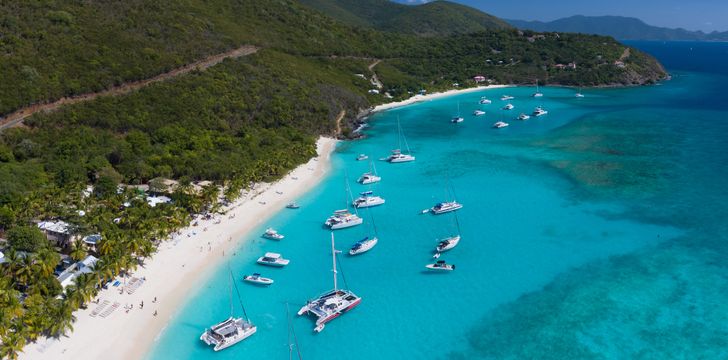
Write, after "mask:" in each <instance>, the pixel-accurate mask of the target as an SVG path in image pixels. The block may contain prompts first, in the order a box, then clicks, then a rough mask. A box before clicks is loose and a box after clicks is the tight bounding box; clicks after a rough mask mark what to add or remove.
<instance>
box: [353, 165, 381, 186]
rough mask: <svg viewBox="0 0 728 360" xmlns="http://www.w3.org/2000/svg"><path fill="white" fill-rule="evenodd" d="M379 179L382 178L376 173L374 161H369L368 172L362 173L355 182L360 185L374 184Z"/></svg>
mask: <svg viewBox="0 0 728 360" xmlns="http://www.w3.org/2000/svg"><path fill="white" fill-rule="evenodd" d="M381 180H382V178H381V177H380V176H378V175H377V168H376V167H374V162H370V163H369V172H366V173H364V174H362V176H360V177H359V179H358V180H357V182H358V183H360V184H362V185H367V184H374V183H376V182H379V181H381Z"/></svg>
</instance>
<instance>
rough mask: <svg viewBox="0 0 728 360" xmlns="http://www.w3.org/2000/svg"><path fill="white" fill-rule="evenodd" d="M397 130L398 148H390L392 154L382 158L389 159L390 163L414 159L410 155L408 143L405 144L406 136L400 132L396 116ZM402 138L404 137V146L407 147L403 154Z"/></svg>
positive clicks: (400, 127) (400, 128)
mask: <svg viewBox="0 0 728 360" xmlns="http://www.w3.org/2000/svg"><path fill="white" fill-rule="evenodd" d="M397 130H398V132H399V148H397V149H395V150H392V154H391V155H389V156H388V157H386V158H384V160H385V161H389V162H390V163H392V164H395V163H403V162H410V161H415V157H414V156H412V155H410V149H409V145H408V144H407V138H405V137H404V134H403V133H402V126H401V125H400V124H399V118H397ZM402 139H404V146H405V147H406V148H407V153H406V154H403V153H402V150H400V149H401V148H402Z"/></svg>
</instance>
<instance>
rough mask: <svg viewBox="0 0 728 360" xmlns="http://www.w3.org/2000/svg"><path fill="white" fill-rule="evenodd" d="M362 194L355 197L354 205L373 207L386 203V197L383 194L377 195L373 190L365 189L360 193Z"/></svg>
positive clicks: (359, 207)
mask: <svg viewBox="0 0 728 360" xmlns="http://www.w3.org/2000/svg"><path fill="white" fill-rule="evenodd" d="M360 195H361V196H360V197H358V198H356V199H354V202H353V203H352V205H354V207H356V208H357V209H361V208H365V207H372V206H377V205H382V204H384V198H382V197H381V196H375V195H374V193H373V192H372V191H365V192H363V193H361V194H360Z"/></svg>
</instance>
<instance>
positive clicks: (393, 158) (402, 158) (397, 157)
mask: <svg viewBox="0 0 728 360" xmlns="http://www.w3.org/2000/svg"><path fill="white" fill-rule="evenodd" d="M385 160H386V161H389V162H390V163H393V164H394V163H403V162H408V161H415V157H414V156H412V155H410V154H402V152H401V151H400V150H399V149H396V150H392V154H391V155H389V157H387V158H386V159H385Z"/></svg>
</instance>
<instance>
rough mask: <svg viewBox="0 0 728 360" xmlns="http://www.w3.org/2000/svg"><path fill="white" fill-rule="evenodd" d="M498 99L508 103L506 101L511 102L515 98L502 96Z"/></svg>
mask: <svg viewBox="0 0 728 360" xmlns="http://www.w3.org/2000/svg"><path fill="white" fill-rule="evenodd" d="M500 99H501V100H502V101H508V100H513V99H515V97H513V96H510V95H503V96H501V98H500Z"/></svg>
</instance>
